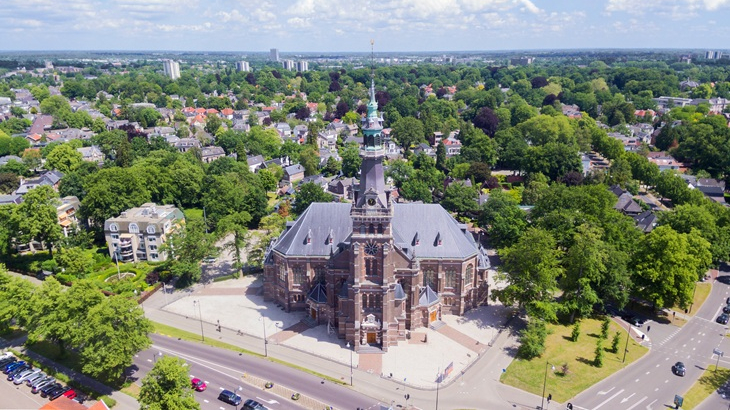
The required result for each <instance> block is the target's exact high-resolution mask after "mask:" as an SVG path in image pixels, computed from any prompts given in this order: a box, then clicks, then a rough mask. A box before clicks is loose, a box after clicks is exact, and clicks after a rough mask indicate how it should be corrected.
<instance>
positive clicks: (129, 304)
mask: <svg viewBox="0 0 730 410" xmlns="http://www.w3.org/2000/svg"><path fill="white" fill-rule="evenodd" d="M153 330H154V328H153V326H152V322H150V321H149V319H147V318H146V317H145V315H144V310H142V308H141V307H140V306H139V305H138V304H137V302H136V301H135V300H132V299H129V298H127V297H124V296H119V295H114V296H109V297H108V298H106V299H104V301H103V302H102V303H99V304H97V305H95V306H93V307H92V308H91V309H89V312H88V314H87V316H86V318H85V320H83V321H82V322H81V326H80V329H79V331H78V332H75V337H74V345H76V346H81V353H80V355H79V356H80V359H81V363H82V364H83V367H82V370H83V372H84V373H85V374H88V375H90V376H92V377H99V376H103V377H104V378H105V379H108V380H117V379H119V377H120V376H121V375H122V374H123V373H124V371H125V370H126V369H127V368H128V367H129V366H131V365H132V361H133V359H134V355H136V354H137V353H138V352H139V351H140V350H142V349H146V348H148V347H150V345H151V344H152V342H151V341H150V338H149V336H148V333H151V332H152V331H153Z"/></svg>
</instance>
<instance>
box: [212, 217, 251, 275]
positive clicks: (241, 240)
mask: <svg viewBox="0 0 730 410" xmlns="http://www.w3.org/2000/svg"><path fill="white" fill-rule="evenodd" d="M250 222H251V215H249V214H248V212H237V213H235V214H231V215H227V216H225V217H224V218H223V219H221V220H220V221H219V222H218V234H219V236H221V237H226V236H228V235H230V236H231V237H232V238H231V240H230V241H228V242H226V243H225V244H224V245H223V249H226V250H228V251H231V252H233V258H234V259H235V261H236V263H235V265H234V267H235V268H236V272H240V271H241V269H243V262H242V258H241V250H242V249H243V248H244V247H245V246H246V239H247V237H248V224H249V223H250Z"/></svg>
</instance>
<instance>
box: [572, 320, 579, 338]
mask: <svg viewBox="0 0 730 410" xmlns="http://www.w3.org/2000/svg"><path fill="white" fill-rule="evenodd" d="M579 337H580V322H575V324H574V325H573V331H572V332H571V333H570V341H572V342H577V341H578V338H579Z"/></svg>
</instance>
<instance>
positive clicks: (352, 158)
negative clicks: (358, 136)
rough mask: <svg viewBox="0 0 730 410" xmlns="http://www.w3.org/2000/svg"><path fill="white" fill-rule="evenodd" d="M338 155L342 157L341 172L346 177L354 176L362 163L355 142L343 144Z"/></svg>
mask: <svg viewBox="0 0 730 410" xmlns="http://www.w3.org/2000/svg"><path fill="white" fill-rule="evenodd" d="M340 156H341V157H342V174H343V175H345V176H346V177H354V176H356V175H357V173H358V172H360V166H361V165H362V158H361V157H360V147H359V145H358V144H357V143H355V142H351V143H347V144H345V146H344V147H342V148H341V149H340Z"/></svg>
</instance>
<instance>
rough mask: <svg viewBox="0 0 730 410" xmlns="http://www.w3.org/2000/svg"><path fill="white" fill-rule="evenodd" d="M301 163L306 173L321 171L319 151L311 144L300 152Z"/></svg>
mask: <svg viewBox="0 0 730 410" xmlns="http://www.w3.org/2000/svg"><path fill="white" fill-rule="evenodd" d="M299 163H300V164H301V165H302V166H303V167H304V175H306V176H310V175H317V171H319V152H317V151H316V150H314V149H313V148H312V147H311V146H309V147H307V148H304V149H303V150H302V152H300V153H299Z"/></svg>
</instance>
